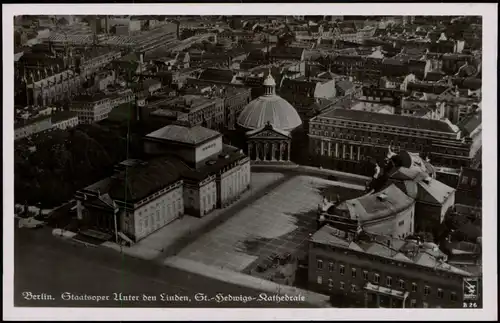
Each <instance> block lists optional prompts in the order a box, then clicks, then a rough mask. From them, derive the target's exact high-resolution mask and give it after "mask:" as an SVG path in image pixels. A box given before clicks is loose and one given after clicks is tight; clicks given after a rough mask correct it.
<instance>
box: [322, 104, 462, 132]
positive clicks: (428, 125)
mask: <svg viewBox="0 0 500 323" xmlns="http://www.w3.org/2000/svg"><path fill="white" fill-rule="evenodd" d="M320 116H321V117H325V118H338V119H345V120H353V121H359V122H367V123H375V124H381V125H388V126H394V127H406V128H411V129H426V130H433V131H441V132H448V133H454V131H453V129H452V128H451V127H450V125H448V124H447V123H446V122H443V121H440V120H431V119H424V118H414V117H408V116H402V115H396V114H382V113H377V112H369V111H360V110H348V109H332V110H329V111H327V112H325V113H323V114H321V115H320Z"/></svg>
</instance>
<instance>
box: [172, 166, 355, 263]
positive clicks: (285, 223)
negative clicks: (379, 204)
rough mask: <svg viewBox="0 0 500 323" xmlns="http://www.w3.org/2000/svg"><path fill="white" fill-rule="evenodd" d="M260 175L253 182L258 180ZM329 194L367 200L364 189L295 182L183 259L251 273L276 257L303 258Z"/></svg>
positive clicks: (233, 219)
mask: <svg viewBox="0 0 500 323" xmlns="http://www.w3.org/2000/svg"><path fill="white" fill-rule="evenodd" d="M255 175H256V174H254V175H253V176H255ZM326 188H329V190H332V189H335V188H336V189H337V190H336V191H338V194H339V195H340V196H341V197H343V196H344V195H345V194H349V195H350V196H352V194H353V191H356V190H357V191H358V192H359V195H360V194H362V187H360V186H355V185H350V184H343V183H339V182H332V181H328V180H324V179H320V178H316V177H310V176H294V177H291V178H290V179H289V180H287V181H286V182H285V183H283V184H281V185H280V186H278V187H277V188H275V189H274V190H272V191H270V192H268V193H267V194H266V195H264V196H263V197H262V198H260V199H258V200H256V201H254V202H253V203H251V204H249V205H248V206H247V207H246V208H244V209H243V210H241V211H240V212H238V213H237V214H234V215H233V216H232V217H231V218H230V219H229V220H227V221H226V222H225V223H223V224H221V225H219V226H218V227H217V228H215V229H213V230H212V231H210V232H207V233H206V234H204V235H202V236H201V237H199V238H198V239H197V240H196V241H194V242H193V243H191V244H190V245H189V246H187V247H186V248H184V249H183V250H182V251H181V252H180V253H179V254H178V256H179V257H183V258H187V259H190V260H193V261H198V262H202V263H204V264H207V265H213V266H218V267H223V268H228V269H232V270H235V271H249V269H251V268H254V267H255V266H257V265H258V263H259V262H260V261H261V260H263V259H265V258H266V257H268V256H269V255H271V254H284V253H290V254H292V255H294V254H295V255H297V253H300V251H301V249H302V247H304V246H305V242H306V241H307V239H308V238H309V235H310V234H311V233H313V232H315V231H316V211H317V207H318V204H319V203H320V202H321V201H322V199H323V196H322V192H324V191H325V189H326Z"/></svg>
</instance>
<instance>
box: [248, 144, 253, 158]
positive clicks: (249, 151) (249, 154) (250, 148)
mask: <svg viewBox="0 0 500 323" xmlns="http://www.w3.org/2000/svg"><path fill="white" fill-rule="evenodd" d="M248 157H250V158H252V143H251V142H249V143H248Z"/></svg>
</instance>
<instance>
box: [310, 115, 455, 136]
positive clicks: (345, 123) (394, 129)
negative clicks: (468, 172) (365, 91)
mask: <svg viewBox="0 0 500 323" xmlns="http://www.w3.org/2000/svg"><path fill="white" fill-rule="evenodd" d="M316 121H317V122H319V123H323V124H332V125H334V126H340V127H345V128H350V129H353V128H358V129H364V130H370V131H380V132H394V133H401V134H407V135H411V136H429V135H431V136H433V137H440V138H449V137H450V136H449V135H446V134H436V133H429V132H428V131H426V130H425V129H422V130H419V131H417V130H415V129H409V128H397V127H389V126H382V125H372V124H365V123H358V122H355V123H353V122H349V121H338V120H334V119H326V118H325V119H323V118H319V119H318V120H316ZM314 128H319V129H326V126H323V125H320V124H311V129H314Z"/></svg>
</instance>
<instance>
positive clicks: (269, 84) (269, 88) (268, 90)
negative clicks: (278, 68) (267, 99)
mask: <svg viewBox="0 0 500 323" xmlns="http://www.w3.org/2000/svg"><path fill="white" fill-rule="evenodd" d="M275 94H276V82H275V81H274V78H273V76H272V75H271V69H269V74H268V75H267V77H266V79H265V80H264V95H265V96H271V95H275Z"/></svg>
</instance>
